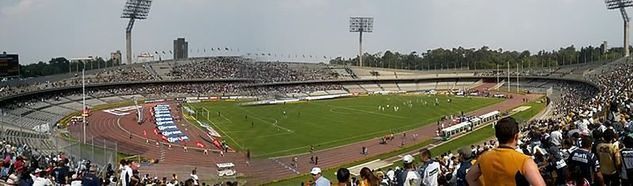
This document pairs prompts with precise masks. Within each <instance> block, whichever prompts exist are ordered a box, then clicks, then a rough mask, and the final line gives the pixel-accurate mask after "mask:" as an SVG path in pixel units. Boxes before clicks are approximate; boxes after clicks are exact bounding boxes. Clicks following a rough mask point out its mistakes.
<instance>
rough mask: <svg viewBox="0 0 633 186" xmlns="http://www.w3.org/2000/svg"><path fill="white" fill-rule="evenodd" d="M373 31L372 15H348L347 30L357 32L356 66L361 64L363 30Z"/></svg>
mask: <svg viewBox="0 0 633 186" xmlns="http://www.w3.org/2000/svg"><path fill="white" fill-rule="evenodd" d="M373 31H374V18H373V17H350V18H349V32H358V33H359V37H358V66H361V67H362V66H363V32H369V33H371V32H373Z"/></svg>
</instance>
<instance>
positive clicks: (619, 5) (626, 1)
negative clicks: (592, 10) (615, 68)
mask: <svg viewBox="0 0 633 186" xmlns="http://www.w3.org/2000/svg"><path fill="white" fill-rule="evenodd" d="M604 3H606V4H607V9H609V10H613V9H620V14H622V20H623V21H624V57H629V15H628V14H627V13H626V10H625V8H626V7H631V6H633V0H605V1H604Z"/></svg>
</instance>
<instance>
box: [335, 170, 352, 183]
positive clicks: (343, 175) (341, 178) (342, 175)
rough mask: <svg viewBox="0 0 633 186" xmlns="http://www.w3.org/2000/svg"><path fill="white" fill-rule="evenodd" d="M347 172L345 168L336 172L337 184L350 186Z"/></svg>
mask: <svg viewBox="0 0 633 186" xmlns="http://www.w3.org/2000/svg"><path fill="white" fill-rule="evenodd" d="M349 177H350V174H349V170H348V169H346V168H340V169H338V171H336V179H337V180H338V182H339V183H345V185H351V184H350V181H349Z"/></svg>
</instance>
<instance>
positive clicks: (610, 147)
mask: <svg viewBox="0 0 633 186" xmlns="http://www.w3.org/2000/svg"><path fill="white" fill-rule="evenodd" d="M602 138H603V139H604V141H603V142H602V143H599V144H598V145H597V146H596V151H597V152H596V154H598V160H600V173H602V178H603V179H604V184H605V185H607V186H609V185H620V175H619V174H618V170H620V169H621V168H622V161H621V158H620V147H618V143H616V140H615V139H616V134H615V131H613V129H607V130H605V131H604V133H603V134H602Z"/></svg>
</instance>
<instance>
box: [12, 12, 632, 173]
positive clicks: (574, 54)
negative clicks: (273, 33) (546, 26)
mask: <svg viewBox="0 0 633 186" xmlns="http://www.w3.org/2000/svg"><path fill="white" fill-rule="evenodd" d="M615 2H616V0H607V1H606V3H607V7H608V8H609V9H615V8H620V9H621V11H622V12H624V14H623V15H626V12H625V11H624V8H625V7H628V6H631V5H633V3H631V2H628V1H618V2H624V3H615ZM626 2H628V3H626ZM151 4H152V1H151V0H128V1H127V3H126V4H125V7H124V11H123V14H122V16H121V18H124V19H126V20H128V19H129V23H128V25H127V28H126V51H125V53H126V55H127V56H125V57H126V58H124V59H121V58H123V57H122V56H121V52H119V51H117V52H114V53H112V58H111V59H110V60H108V61H105V60H103V59H100V58H93V57H92V56H91V57H89V58H74V59H70V60H67V59H65V58H63V57H58V58H53V59H51V62H49V64H46V63H43V62H40V63H37V64H33V65H21V64H18V62H17V59H18V57H17V55H13V54H9V55H7V54H6V53H3V54H2V55H0V67H2V68H0V77H6V78H3V79H2V81H0V135H1V136H0V138H1V139H2V140H1V141H0V142H1V143H0V152H2V153H3V157H2V158H3V160H2V162H0V184H3V185H40V184H41V185H53V183H55V184H57V185H82V184H83V185H124V186H128V185H219V186H222V185H317V186H322V185H337V184H338V185H372V186H373V185H380V186H383V185H384V186H392V185H394V186H395V185H468V184H470V185H473V183H480V184H482V183H484V182H485V183H486V184H485V185H497V184H495V183H499V184H498V185H520V184H519V183H520V182H521V181H523V180H521V179H522V178H525V179H526V182H529V184H532V185H565V184H568V185H583V184H585V185H627V184H630V183H631V182H630V181H628V180H629V179H628V178H630V177H628V176H633V168H630V167H629V166H631V165H632V164H633V155H631V154H633V135H631V134H632V131H633V123H632V122H631V116H632V115H633V110H632V109H631V107H632V104H633V101H632V100H631V98H630V95H631V88H630V87H631V83H632V81H631V80H632V79H633V77H632V76H633V75H632V73H631V69H633V68H632V67H633V65H632V63H631V61H630V57H629V54H628V51H629V46H628V44H625V46H624V47H613V48H608V46H607V44H606V42H604V43H603V44H602V45H601V46H600V47H592V46H588V47H582V48H580V49H578V50H577V49H576V48H575V47H574V46H573V45H572V46H570V47H567V48H561V49H559V50H558V51H551V52H550V51H544V50H543V51H539V52H537V53H530V52H529V51H524V52H517V51H503V50H502V49H498V50H492V49H489V48H488V47H486V46H484V47H482V48H480V49H476V48H468V49H465V48H462V47H459V48H453V49H442V48H439V49H434V50H428V51H427V52H420V54H417V53H416V52H415V51H414V52H411V53H410V54H404V53H402V54H401V53H398V52H391V51H390V50H387V49H385V48H387V47H386V46H385V47H383V46H380V47H381V48H380V50H381V51H383V50H384V51H385V52H384V53H383V52H378V53H377V54H369V53H363V49H362V45H363V44H362V39H363V36H362V33H363V32H366V33H372V32H373V17H350V18H349V19H350V20H349V27H350V32H354V33H356V32H360V40H359V48H360V50H359V54H358V55H357V56H355V57H352V58H349V59H346V58H344V57H343V58H342V57H328V56H323V57H320V55H314V57H313V55H311V54H296V53H295V54H294V55H291V54H286V53H283V52H279V53H278V54H276V53H273V54H271V53H268V52H262V51H259V49H257V51H252V52H246V51H244V50H245V49H242V50H243V52H240V49H239V48H229V47H212V48H203V49H202V52H200V50H201V49H200V48H198V50H197V52H196V54H197V55H195V56H188V53H194V51H195V50H193V49H190V48H189V49H188V44H187V42H186V41H185V40H184V38H178V39H176V40H174V50H173V51H171V50H169V51H168V52H165V51H162V52H159V50H155V51H153V52H146V53H141V54H140V55H139V56H138V58H136V59H135V60H133V59H132V51H131V50H132V49H131V32H132V27H133V26H134V23H135V20H136V21H139V20H143V19H146V18H147V16H148V12H149V8H150V7H151ZM618 6H621V7H618ZM2 13H3V11H2V9H0V15H2ZM625 17H626V16H625ZM626 19H627V21H625V22H626V23H625V28H628V17H626ZM0 21H1V19H0ZM627 32H628V30H627ZM627 32H625V40H626V41H625V43H627V42H628V33H627ZM0 47H3V45H0ZM207 49H208V50H207ZM207 51H208V52H207ZM152 53H153V54H152ZM167 53H169V54H173V55H174V57H173V59H169V58H164V56H165V55H167ZM154 54H155V55H154ZM161 54H162V55H161ZM381 55H382V56H381ZM154 56H159V57H158V59H155V58H154ZM286 56H287V57H286ZM292 56H294V57H292ZM317 56H318V57H317ZM142 59H143V60H144V59H147V60H144V61H142ZM124 62H125V63H124ZM80 65H81V67H80ZM93 65H94V66H96V68H94V67H93ZM88 66H89V67H88ZM53 71H55V72H53ZM15 73H18V74H15ZM508 126H509V127H508ZM506 133H507V134H506ZM504 140H505V141H504ZM507 149H509V150H507ZM493 156H497V157H493ZM491 157H493V158H491ZM513 161H516V162H513ZM593 162H595V163H593ZM475 165H477V166H475ZM489 167H493V169H490V168H489ZM526 167H527V168H526ZM505 169H508V170H511V171H506V172H505V173H507V172H512V173H513V174H512V175H510V176H508V177H504V176H507V175H505V174H504V173H501V172H503V171H505ZM515 169H516V170H515ZM496 170H502V171H496ZM514 173H516V175H515V174H514ZM535 175H536V176H535ZM627 175H628V176H627ZM494 176H497V177H494ZM324 178H325V179H324ZM497 179H498V180H499V182H494V181H496V180H497ZM506 179H508V180H506ZM324 180H325V181H324ZM403 180H404V181H403ZM491 182H492V183H491ZM506 182H507V183H506ZM97 183H98V184H97ZM529 184H528V185H529Z"/></svg>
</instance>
